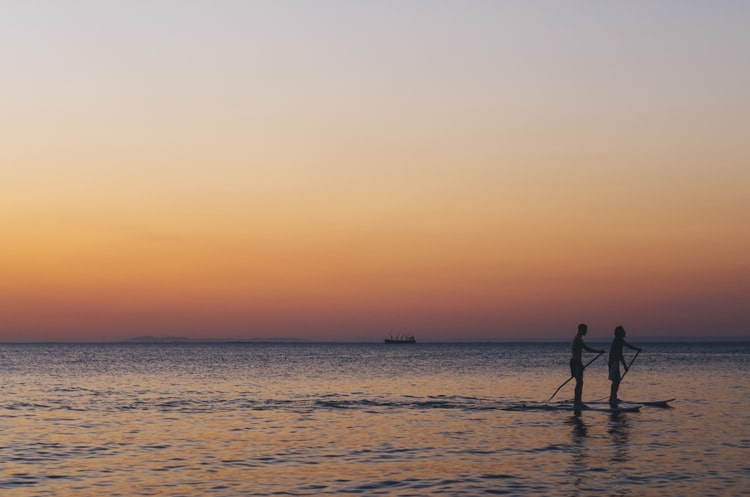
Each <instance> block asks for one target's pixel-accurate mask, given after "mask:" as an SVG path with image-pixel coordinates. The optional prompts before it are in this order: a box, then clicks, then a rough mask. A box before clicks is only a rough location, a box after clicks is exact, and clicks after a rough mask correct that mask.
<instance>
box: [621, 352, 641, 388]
mask: <svg viewBox="0 0 750 497" xmlns="http://www.w3.org/2000/svg"><path fill="white" fill-rule="evenodd" d="M640 353H641V351H640V350H637V351H636V352H635V355H634V356H633V358H632V359H631V360H630V364H628V369H626V370H625V372H624V373H622V376H620V383H622V379H623V378H625V375H626V374H628V371H630V367H631V366H632V365H633V363H634V362H635V358H636V357H638V354H640Z"/></svg>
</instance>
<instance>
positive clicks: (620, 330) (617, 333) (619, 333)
mask: <svg viewBox="0 0 750 497" xmlns="http://www.w3.org/2000/svg"><path fill="white" fill-rule="evenodd" d="M615 336H616V337H621V338H625V328H623V327H622V326H618V327H617V328H615Z"/></svg>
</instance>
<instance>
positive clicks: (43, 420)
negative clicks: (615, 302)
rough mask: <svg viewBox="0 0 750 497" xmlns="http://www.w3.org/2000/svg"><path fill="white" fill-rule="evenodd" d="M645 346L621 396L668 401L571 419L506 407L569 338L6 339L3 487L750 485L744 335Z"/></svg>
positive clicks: (216, 489) (305, 490) (591, 374)
mask: <svg viewBox="0 0 750 497" xmlns="http://www.w3.org/2000/svg"><path fill="white" fill-rule="evenodd" d="M633 340H634V341H635V337H634V338H633ZM636 343H637V342H636ZM602 345H604V344H602ZM641 345H643V346H644V352H643V353H642V354H640V355H639V357H638V358H637V359H636V361H635V363H634V365H633V369H632V370H631V371H630V372H629V373H628V375H627V376H626V377H625V379H624V380H623V384H622V387H621V389H620V397H621V398H624V399H629V400H636V401H637V400H657V399H668V398H672V397H675V398H676V400H675V401H674V402H673V403H672V405H673V406H674V407H673V408H670V409H659V408H643V409H641V411H640V412H636V413H625V414H610V413H606V412H591V411H584V412H583V413H581V414H580V416H576V415H575V414H574V413H572V412H569V411H536V410H514V409H513V408H515V407H517V406H518V405H519V404H522V403H538V402H545V401H546V400H547V399H548V398H549V396H550V395H552V393H553V392H554V391H555V389H556V388H557V387H558V386H559V385H560V384H561V383H562V382H563V381H565V380H566V379H567V378H568V375H569V370H568V364H567V363H568V358H569V344H567V343H557V344H551V343H550V344H459V345H452V344H417V345H410V346H386V345H382V344H253V343H241V344H198V343H196V344H104V345H101V344H97V345H80V344H65V345H57V344H54V345H53V344H34V345H20V344H5V345H0V374H2V384H1V385H0V492H2V495H3V497H5V496H14V495H23V496H27V495H28V496H57V497H60V496H74V495H75V496H85V495H92V496H99V495H107V496H118V495H122V496H131V495H160V496H178V495H184V496H204V495H206V496H207V495H211V496H225V495H226V496H235V495H334V494H336V495H417V496H419V495H447V496H453V495H523V496H527V495H539V496H542V495H544V496H585V495H590V496H601V495H617V496H641V495H646V496H648V495H654V496H656V495H671V496H679V495H685V496H710V495H715V496H727V495H750V406H748V398H749V397H750V343H748V342H745V343H681V344H667V343H645V344H641ZM589 357H593V356H591V355H590V356H589ZM608 388H609V382H608V381H607V379H606V359H605V358H604V357H602V358H600V359H599V360H597V361H596V362H594V363H593V364H592V365H591V366H590V367H589V368H588V369H587V370H586V382H585V388H584V400H587V401H593V400H597V399H602V398H605V397H606V396H607V395H608ZM572 392H573V385H572V382H571V383H569V384H568V385H566V386H565V387H564V388H563V389H562V390H561V391H560V393H559V394H558V395H557V397H556V398H555V401H557V400H566V399H570V398H571V397H572Z"/></svg>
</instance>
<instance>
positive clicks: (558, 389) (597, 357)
mask: <svg viewBox="0 0 750 497" xmlns="http://www.w3.org/2000/svg"><path fill="white" fill-rule="evenodd" d="M603 353H604V352H599V354H597V356H596V357H594V358H593V359H591V360H590V361H589V362H587V363H586V365H585V366H584V367H583V369H586V368H587V367H589V364H591V363H592V362H594V361H595V360H597V359H599V356H601V355H602V354H603ZM636 355H637V354H636ZM573 378H575V376H572V375H571V377H570V378H568V379H567V380H565V383H563V384H562V385H560V386H559V387H557V390H555V393H553V394H552V397H550V398H549V400H548V401H547V402H549V401H550V400H552V399H553V398H554V397H555V395H557V392H559V391H560V389H561V388H562V387H564V386H565V385H567V384H568V382H569V381H570V380H572V379H573Z"/></svg>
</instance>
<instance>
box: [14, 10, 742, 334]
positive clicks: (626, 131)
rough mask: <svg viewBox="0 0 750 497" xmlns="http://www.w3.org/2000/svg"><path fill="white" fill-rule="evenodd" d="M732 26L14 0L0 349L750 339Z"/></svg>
mask: <svg viewBox="0 0 750 497" xmlns="http://www.w3.org/2000/svg"><path fill="white" fill-rule="evenodd" d="M748 26H750V2H745V1H719V2H709V1H704V2H693V1H666V0H665V1H632V2H615V1H611V2H610V1H588V2H579V1H565V2H563V1H556V2H545V1H539V2H527V1H517V2H514V1H508V2H496V1H480V0H477V1H459V0H456V1H439V0H435V1H410V0H400V1H369V2H368V1H356V0H355V1H351V0H341V1H333V0H321V1H285V0H269V1H222V0H214V1H184V0H179V1H177V0H173V1H160V0H157V1H122V2H114V1H98V0H97V1H34V2H27V1H20V0H19V1H16V2H14V1H4V2H2V3H0V67H1V71H2V72H1V74H2V77H0V91H1V96H0V99H1V100H0V101H1V102H2V111H1V112H0V189H1V192H2V194H1V195H0V232H1V233H2V239H1V242H2V243H0V341H27V340H28V341H33V340H95V341H99V340H117V339H121V338H127V337H131V336H137V335H161V336H164V335H179V336H190V337H194V338H281V337H297V338H307V339H317V340H373V341H375V340H381V339H382V338H383V337H384V336H386V335H388V334H389V333H392V334H400V333H413V334H415V335H416V336H417V338H418V340H420V341H429V340H475V339H486V340H494V339H517V338H533V339H536V338H564V339H568V338H569V337H571V336H572V335H573V334H575V327H576V325H577V324H578V322H580V321H584V322H587V323H589V325H590V335H589V339H591V340H596V339H602V340H607V339H609V338H610V337H611V335H612V330H613V328H614V326H615V325H618V324H622V325H624V326H625V327H626V329H627V330H628V331H629V337H630V338H631V339H632V340H633V341H635V342H637V340H639V339H642V338H646V337H649V336H650V337H654V336H687V337H690V336H708V335H712V336H739V337H745V338H747V337H750V310H749V309H750V305H748V303H749V302H750V137H749V136H748V135H750V56H749V55H748V54H749V52H748V48H749V47H750V29H748Z"/></svg>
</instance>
